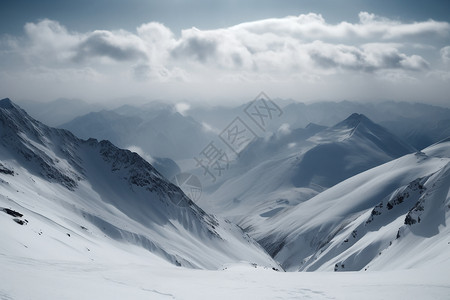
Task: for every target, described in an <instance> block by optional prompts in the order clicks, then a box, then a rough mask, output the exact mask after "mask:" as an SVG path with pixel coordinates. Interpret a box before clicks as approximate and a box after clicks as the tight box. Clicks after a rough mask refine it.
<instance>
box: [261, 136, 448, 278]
mask: <svg viewBox="0 0 450 300" xmlns="http://www.w3.org/2000/svg"><path fill="white" fill-rule="evenodd" d="M449 189H450V141H448V140H446V141H442V142H441V143H438V144H436V145H433V146H430V147H429V148H426V149H425V150H423V151H422V152H417V153H414V154H409V155H406V156H404V157H401V158H399V159H397V160H394V161H391V162H389V163H386V164H384V165H381V166H379V167H376V168H373V169H371V170H368V171H366V172H363V173H361V174H358V175H356V176H354V177H352V178H349V179H347V180H345V181H343V182H341V183H339V184H337V185H335V186H334V187H332V188H330V189H328V190H326V191H324V192H322V193H320V194H319V195H317V196H315V197H314V198H312V199H310V200H308V201H306V202H303V203H301V204H299V205H297V206H296V207H295V208H293V209H292V210H290V211H287V212H285V213H281V214H279V215H277V216H276V217H275V218H272V219H270V220H268V222H267V223H266V226H265V228H264V231H259V232H254V233H253V235H254V237H256V238H257V239H258V240H260V242H261V244H262V245H264V246H265V247H266V249H268V251H269V252H270V253H271V254H272V255H273V256H274V257H275V259H276V260H277V261H279V262H280V263H281V264H282V266H283V267H285V268H287V269H288V270H307V271H313V270H329V271H332V270H335V271H352V270H355V271H356V270H366V269H377V270H386V269H397V268H413V267H423V266H429V265H436V266H438V265H439V264H440V263H442V262H444V261H447V260H448V251H449V249H450V248H449V247H450V246H449V242H450V241H449V238H448V237H449V236H450V235H449V233H450V231H449V229H448V226H446V224H447V223H448V221H449V218H450V213H449V208H450V194H449Z"/></svg>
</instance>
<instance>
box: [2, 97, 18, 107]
mask: <svg viewBox="0 0 450 300" xmlns="http://www.w3.org/2000/svg"><path fill="white" fill-rule="evenodd" d="M14 107H15V105H14V103H13V102H12V101H11V99H9V98H5V99H2V100H0V108H6V109H11V108H14Z"/></svg>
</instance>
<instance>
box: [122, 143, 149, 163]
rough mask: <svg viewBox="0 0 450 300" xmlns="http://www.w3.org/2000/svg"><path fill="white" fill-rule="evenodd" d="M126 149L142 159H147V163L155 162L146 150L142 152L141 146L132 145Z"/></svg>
mask: <svg viewBox="0 0 450 300" xmlns="http://www.w3.org/2000/svg"><path fill="white" fill-rule="evenodd" d="M126 149H128V150H130V151H131V152H134V153H137V154H139V156H140V157H142V158H143V159H145V160H146V161H147V162H149V163H153V162H154V161H155V160H154V159H153V158H152V157H151V156H150V154H148V153H147V152H145V151H144V150H142V148H141V147H139V146H135V145H131V146H128V147H127V148H126Z"/></svg>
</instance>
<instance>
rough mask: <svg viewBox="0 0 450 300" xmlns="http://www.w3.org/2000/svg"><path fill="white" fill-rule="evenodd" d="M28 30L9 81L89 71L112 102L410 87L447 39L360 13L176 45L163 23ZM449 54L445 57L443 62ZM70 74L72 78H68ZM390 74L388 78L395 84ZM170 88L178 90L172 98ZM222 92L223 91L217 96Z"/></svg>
mask: <svg viewBox="0 0 450 300" xmlns="http://www.w3.org/2000/svg"><path fill="white" fill-rule="evenodd" d="M24 29H25V36H24V37H22V38H12V39H11V38H8V39H6V38H4V39H2V42H1V43H0V48H1V49H0V56H1V58H2V60H3V61H12V60H13V59H16V60H17V61H21V62H20V63H18V64H16V65H15V66H14V69H11V70H10V73H17V74H20V73H25V72H30V71H31V72H34V71H33V70H39V69H45V70H46V74H47V75H46V76H49V78H50V77H51V76H50V75H48V74H49V73H51V72H52V70H54V76H55V77H59V76H61V77H62V78H67V77H70V76H71V74H73V73H74V71H73V70H80V71H81V72H84V71H83V70H88V69H89V70H91V71H90V73H91V74H95V78H97V79H99V78H100V79H101V81H102V82H103V85H102V86H103V87H107V86H108V81H109V86H110V88H109V89H108V88H106V89H104V91H105V95H111V94H113V95H115V94H117V91H118V90H119V89H122V93H123V94H122V95H125V93H126V90H125V89H126V88H128V89H133V93H134V91H136V92H143V93H148V92H149V91H152V92H153V91H154V90H155V87H156V86H157V85H158V84H160V85H159V86H158V87H159V88H160V89H161V90H162V89H164V90H165V91H169V92H170V93H175V92H176V91H179V93H184V92H185V91H186V90H188V89H191V90H192V91H196V92H197V93H205V91H206V90H210V93H212V94H214V93H216V94H220V93H223V92H230V89H229V88H228V89H227V88H226V87H225V86H226V85H230V84H231V85H233V86H239V85H240V86H242V85H243V83H245V85H247V86H250V85H251V84H255V85H256V86H258V87H259V88H257V89H258V90H260V89H261V87H265V86H269V84H275V85H277V84H278V85H279V84H281V83H283V84H285V83H289V82H290V83H292V84H294V83H295V82H299V81H300V82H303V83H304V84H309V85H310V86H313V85H317V84H320V86H322V85H323V84H324V83H327V82H329V78H330V76H334V75H336V74H338V75H341V76H340V77H339V78H340V80H342V81H343V82H348V81H345V79H346V78H347V77H349V76H351V75H352V74H363V73H364V74H374V73H376V76H377V77H380V76H384V74H391V75H392V74H395V76H394V77H395V78H397V80H401V78H405V80H406V79H408V80H409V79H410V78H415V77H418V76H420V75H417V74H421V73H423V72H432V71H434V69H436V67H435V66H433V65H432V64H431V63H430V62H429V61H432V59H431V58H430V59H428V58H427V57H425V56H424V53H426V52H424V51H421V49H423V45H429V46H428V47H427V50H426V51H428V53H435V52H437V51H438V50H436V49H439V47H437V48H436V47H434V46H433V45H432V44H431V45H430V42H431V43H432V42H433V41H435V45H436V46H437V45H439V43H442V38H447V39H448V38H449V37H450V24H449V23H447V22H437V21H433V20H428V21H423V22H412V23H404V22H400V21H398V20H391V19H387V18H383V17H380V16H376V15H374V14H370V13H367V12H361V13H360V14H359V21H358V22H355V23H349V22H346V21H343V22H340V23H336V24H331V23H328V22H327V21H326V20H325V19H324V17H323V16H321V15H320V14H314V13H309V14H302V15H299V16H290V17H285V18H273V19H265V20H259V21H254V22H247V23H242V24H238V25H235V26H232V27H227V28H220V29H215V30H200V29H197V28H191V29H186V30H183V31H182V32H181V36H179V37H176V36H175V35H174V34H173V32H172V31H171V30H170V29H169V28H167V27H165V26H164V25H163V24H160V23H157V22H151V23H146V24H142V25H141V26H139V27H137V28H136V31H135V32H129V31H125V30H115V31H108V30H95V31H89V32H73V31H70V30H69V29H67V28H66V27H64V26H63V25H61V24H59V23H58V22H56V21H52V20H48V19H44V20H42V21H39V22H36V23H27V24H26V25H25V28H24ZM417 45H422V46H421V47H417ZM449 47H450V46H447V47H444V48H442V49H441V50H440V53H439V54H440V56H441V58H442V61H444V62H446V63H448V62H449V60H450V54H449V53H450V48H449ZM417 51H419V52H417ZM66 71H67V72H68V73H67V76H65V75H63V74H62V73H64V72H66ZM38 75H39V76H42V72H41V73H38ZM391 75H389V76H388V75H386V76H388V77H389V78H388V80H391V79H392V76H391ZM27 76H28V75H27ZM28 77H30V76H28ZM336 78H337V77H333V80H337V79H336ZM364 78H365V77H364ZM74 80H77V77H74ZM80 80H81V79H80ZM186 83H189V86H188V85H186ZM170 84H178V85H176V87H177V88H176V89H174V86H171V85H170ZM183 84H185V85H183ZM5 85H6V83H5ZM218 85H219V86H220V85H223V86H224V87H223V89H217V88H216V86H218ZM68 86H70V83H69V82H66V86H65V87H66V88H67V87H68ZM74 86H75V85H74ZM76 86H77V87H78V86H80V83H78V84H76ZM199 86H200V87H201V89H202V90H201V91H200V90H199V89H198V87H199ZM283 88H284V87H283ZM283 88H281V87H280V90H281V89H283ZM196 89H197V90H196ZM67 90H68V89H67ZM74 90H76V91H79V89H74ZM317 90H320V88H317ZM108 92H109V94H108ZM304 94H307V91H305V93H304ZM59 96H62V95H59ZM64 96H70V95H64ZM72 96H76V95H72ZM292 96H294V95H291V97H292ZM78 97H82V96H80V95H78ZM182 97H183V96H182Z"/></svg>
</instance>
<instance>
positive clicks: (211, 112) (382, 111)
mask: <svg viewBox="0 0 450 300" xmlns="http://www.w3.org/2000/svg"><path fill="white" fill-rule="evenodd" d="M277 101H278V102H279V103H278V104H279V106H280V107H281V108H282V110H283V114H282V116H281V117H280V118H275V119H273V120H271V121H270V123H269V124H268V130H269V131H272V132H276V131H277V130H278V129H279V128H280V127H281V126H282V125H283V124H289V125H290V128H291V129H296V128H304V127H305V126H306V125H308V124H309V123H315V124H319V125H323V126H333V125H334V124H336V123H338V122H340V121H341V120H343V119H345V118H346V117H348V116H349V115H351V114H352V113H359V114H364V115H365V116H367V117H368V118H370V119H371V120H373V121H374V122H376V123H378V124H380V125H382V126H384V127H386V128H389V130H390V131H391V132H392V133H394V134H396V135H397V136H400V137H402V138H403V139H404V140H405V141H407V142H408V143H409V144H411V145H412V146H414V147H416V148H417V149H422V148H424V147H427V146H429V145H431V144H433V143H435V142H437V141H439V140H441V139H444V138H446V137H447V136H448V135H449V128H450V126H448V125H449V124H450V109H449V108H443V107H439V106H434V105H428V104H423V103H409V102H395V101H384V102H381V101H379V102H367V103H366V102H364V103H363V102H351V101H341V102H324V101H319V102H314V103H310V104H305V103H299V102H293V103H292V102H282V101H281V102H280V100H274V102H277ZM247 105H248V104H244V105H242V106H239V107H232V108H230V107H215V108H208V109H205V108H193V109H191V110H189V111H187V114H188V115H191V116H193V117H194V118H195V119H196V120H198V121H199V122H205V123H207V124H209V125H210V126H211V127H213V128H217V129H223V128H224V127H225V126H226V125H228V123H229V122H230V121H231V120H232V119H233V118H234V117H236V116H237V115H239V114H242V113H243V110H244V108H245V107H246V106H247Z"/></svg>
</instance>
